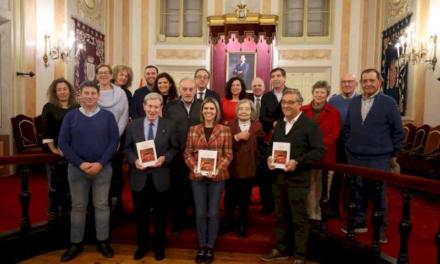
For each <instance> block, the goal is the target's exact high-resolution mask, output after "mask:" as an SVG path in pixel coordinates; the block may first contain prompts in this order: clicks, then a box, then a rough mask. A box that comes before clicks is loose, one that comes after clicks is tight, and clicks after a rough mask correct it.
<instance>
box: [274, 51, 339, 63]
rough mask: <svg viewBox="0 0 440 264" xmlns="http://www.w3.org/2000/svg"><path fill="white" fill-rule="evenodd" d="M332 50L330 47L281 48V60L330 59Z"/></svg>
mask: <svg viewBox="0 0 440 264" xmlns="http://www.w3.org/2000/svg"><path fill="white" fill-rule="evenodd" d="M331 57H332V51H331V50H329V49H307V50H280V51H279V58H280V59H281V60H330V59H331Z"/></svg>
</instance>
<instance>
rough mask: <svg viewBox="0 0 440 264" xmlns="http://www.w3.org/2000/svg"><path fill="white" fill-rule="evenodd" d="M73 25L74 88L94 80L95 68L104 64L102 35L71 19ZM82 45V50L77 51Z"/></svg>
mask: <svg viewBox="0 0 440 264" xmlns="http://www.w3.org/2000/svg"><path fill="white" fill-rule="evenodd" d="M72 19H73V21H74V23H75V38H76V47H75V54H76V56H75V76H74V83H75V87H76V88H79V85H80V83H81V82H82V81H84V80H94V79H95V68H96V66H98V65H99V64H101V63H104V34H102V33H101V32H99V31H97V30H95V29H93V28H91V27H90V26H88V25H86V24H84V23H83V22H81V21H79V20H78V19H76V18H74V17H72ZM79 44H82V46H83V49H78V45H79Z"/></svg>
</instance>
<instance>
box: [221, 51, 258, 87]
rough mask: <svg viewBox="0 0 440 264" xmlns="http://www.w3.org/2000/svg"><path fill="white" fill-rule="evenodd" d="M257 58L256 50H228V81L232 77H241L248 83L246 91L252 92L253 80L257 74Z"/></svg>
mask: <svg viewBox="0 0 440 264" xmlns="http://www.w3.org/2000/svg"><path fill="white" fill-rule="evenodd" d="M256 59H257V58H256V53H255V52H228V53H227V59H226V62H227V66H226V82H227V81H228V80H229V79H230V78H232V77H235V76H237V77H240V78H242V79H243V81H244V83H245V85H246V92H250V91H251V90H252V89H251V88H252V87H251V83H252V80H253V79H254V78H255V76H256V66H257V61H256Z"/></svg>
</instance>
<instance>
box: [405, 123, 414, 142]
mask: <svg viewBox="0 0 440 264" xmlns="http://www.w3.org/2000/svg"><path fill="white" fill-rule="evenodd" d="M416 130H417V128H416V126H415V125H414V124H411V123H406V124H405V125H403V133H404V137H403V142H402V145H407V144H411V143H413V142H414V138H415V136H416Z"/></svg>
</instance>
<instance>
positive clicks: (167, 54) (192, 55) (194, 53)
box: [156, 49, 206, 60]
mask: <svg viewBox="0 0 440 264" xmlns="http://www.w3.org/2000/svg"><path fill="white" fill-rule="evenodd" d="M156 58H157V59H164V60H166V59H179V60H203V59H205V58H206V52H205V50H186V49H158V50H156Z"/></svg>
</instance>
